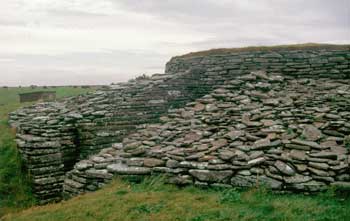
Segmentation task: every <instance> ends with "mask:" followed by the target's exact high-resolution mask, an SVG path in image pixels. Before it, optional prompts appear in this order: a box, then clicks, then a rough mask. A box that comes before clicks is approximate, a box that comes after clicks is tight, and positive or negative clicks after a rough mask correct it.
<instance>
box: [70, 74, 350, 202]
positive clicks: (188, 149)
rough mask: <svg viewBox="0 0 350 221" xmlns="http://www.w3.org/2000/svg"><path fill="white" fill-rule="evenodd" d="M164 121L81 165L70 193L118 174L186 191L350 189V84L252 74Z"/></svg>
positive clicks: (92, 187)
mask: <svg viewBox="0 0 350 221" xmlns="http://www.w3.org/2000/svg"><path fill="white" fill-rule="evenodd" d="M161 119H162V123H161V124H154V125H149V126H148V127H146V128H145V129H141V130H138V131H137V132H136V133H133V134H131V135H130V136H127V137H126V138H125V139H124V140H123V142H122V143H120V144H115V145H114V146H113V147H111V148H107V149H104V150H103V151H101V153H100V154H97V155H94V156H91V157H90V158H89V159H87V160H83V161H81V162H79V163H77V164H76V165H75V167H74V170H72V171H70V172H69V173H67V175H66V178H65V185H64V191H65V193H66V195H68V196H74V195H77V194H80V193H82V192H86V191H93V190H96V189H98V188H99V187H101V186H103V185H104V184H105V183H108V182H109V181H110V180H111V179H112V177H113V176H114V175H118V176H125V175H128V176H144V175H151V174H159V173H162V174H165V175H166V176H167V177H168V181H169V182H170V183H175V184H179V185H184V184H195V185H200V186H223V187H232V186H240V187H251V186H256V185H263V186H266V187H268V188H271V189H275V190H282V191H305V192H314V191H321V190H324V189H326V188H327V186H329V185H336V186H338V187H349V186H350V167H349V164H350V154H349V152H350V124H349V122H350V80H332V79H309V78H302V79H297V80H296V79H294V78H290V77H283V76H282V75H279V74H266V72H263V71H257V72H252V73H251V74H249V75H243V76H240V77H238V78H237V79H235V80H230V81H227V82H226V83H225V84H224V85H223V86H222V87H219V88H218V89H216V90H214V91H213V92H212V93H211V94H209V95H206V96H204V97H202V98H200V99H197V100H196V101H195V102H192V103H189V104H188V105H187V106H186V107H185V108H180V109H176V110H173V111H172V112H171V113H169V114H168V115H167V116H164V117H162V118H161Z"/></svg>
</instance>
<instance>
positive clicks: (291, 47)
mask: <svg viewBox="0 0 350 221" xmlns="http://www.w3.org/2000/svg"><path fill="white" fill-rule="evenodd" d="M308 49H313V50H314V49H334V50H350V45H334V44H317V43H305V44H292V45H276V46H249V47H242V48H215V49H210V50H205V51H198V52H190V53H188V54H184V55H181V56H177V57H180V58H190V57H198V56H208V55H220V54H228V53H233V52H250V51H278V50H308Z"/></svg>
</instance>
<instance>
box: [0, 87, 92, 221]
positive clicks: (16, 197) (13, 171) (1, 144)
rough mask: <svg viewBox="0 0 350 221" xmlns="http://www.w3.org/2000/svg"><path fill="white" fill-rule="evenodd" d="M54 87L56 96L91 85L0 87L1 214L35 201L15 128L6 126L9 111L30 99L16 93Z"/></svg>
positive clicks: (79, 92) (77, 91) (74, 92)
mask: <svg viewBox="0 0 350 221" xmlns="http://www.w3.org/2000/svg"><path fill="white" fill-rule="evenodd" d="M38 90H55V91H56V92H57V98H58V99H59V98H62V97H67V96H73V95H77V94H81V93H85V92H87V91H91V90H93V89H83V88H74V87H57V88H49V89H43V88H36V89H31V88H28V87H24V88H0V217H1V216H3V215H4V214H6V213H9V212H14V211H18V210H20V209H23V208H26V207H29V206H31V205H34V204H35V199H34V198H33V196H32V194H31V187H30V185H29V182H28V178H27V176H26V174H25V173H24V171H23V170H22V166H21V162H20V157H19V155H18V151H17V148H16V144H15V141H14V138H15V131H14V130H12V129H10V128H9V126H8V123H7V121H8V113H9V112H11V111H14V110H16V109H17V108H19V107H21V106H24V105H29V104H32V103H22V104H20V103H19V97H18V93H23V92H32V91H38Z"/></svg>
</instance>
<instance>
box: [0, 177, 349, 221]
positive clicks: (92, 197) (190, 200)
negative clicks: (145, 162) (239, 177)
mask: <svg viewBox="0 0 350 221" xmlns="http://www.w3.org/2000/svg"><path fill="white" fill-rule="evenodd" d="M162 183H163V182H162V181H159V178H157V177H156V178H146V179H145V180H144V181H143V182H141V183H140V184H130V183H128V182H126V181H122V180H119V179H117V180H114V181H113V182H112V183H111V184H110V185H108V186H106V187H105V188H103V189H102V190H99V191H97V192H93V193H88V194H85V195H82V196H79V197H76V198H73V199H71V200H68V201H65V202H61V203H58V204H52V205H46V206H41V207H33V208H30V209H28V210H25V211H22V212H19V213H15V214H9V215H7V216H5V218H4V221H10V220H16V221H46V220H50V221H56V220H57V221H58V220H71V221H73V220H85V221H89V220H91V221H92V220H116V221H118V220H120V221H131V220H143V221H147V220H149V221H164V220H167V221H168V220H169V221H170V220H181V221H204V220H210V221H218V220H220V221H224V220H227V221H229V220H300V221H302V220H305V221H306V220H308V221H309V220H350V199H349V198H348V199H341V198H337V197H335V196H334V195H333V194H332V193H333V192H331V191H330V192H328V193H326V194H320V195H317V196H304V195H301V194H293V195H292V194H285V195H279V194H276V193H270V192H268V191H266V190H265V189H263V188H252V189H249V190H243V191H242V190H236V189H226V190H225V189H200V188H195V187H186V188H178V187H176V186H173V185H164V184H162Z"/></svg>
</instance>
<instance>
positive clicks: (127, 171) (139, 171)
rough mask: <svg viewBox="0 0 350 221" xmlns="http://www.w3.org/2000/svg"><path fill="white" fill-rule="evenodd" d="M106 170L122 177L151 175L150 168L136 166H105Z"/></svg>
mask: <svg viewBox="0 0 350 221" xmlns="http://www.w3.org/2000/svg"><path fill="white" fill-rule="evenodd" d="M107 170H108V171H109V172H111V173H115V174H123V175H145V174H150V173H151V169H150V168H146V167H136V166H131V167H128V166H127V165H125V164H111V165H108V166H107Z"/></svg>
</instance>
